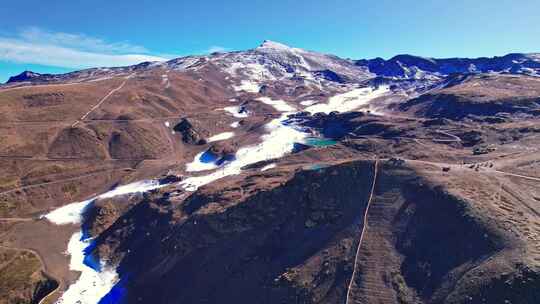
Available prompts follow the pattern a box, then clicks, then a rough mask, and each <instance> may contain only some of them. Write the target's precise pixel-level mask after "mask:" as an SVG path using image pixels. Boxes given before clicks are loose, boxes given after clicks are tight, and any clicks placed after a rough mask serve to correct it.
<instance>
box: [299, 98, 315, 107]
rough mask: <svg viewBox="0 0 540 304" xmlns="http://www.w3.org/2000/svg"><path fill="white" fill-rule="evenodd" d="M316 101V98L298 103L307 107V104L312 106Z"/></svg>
mask: <svg viewBox="0 0 540 304" xmlns="http://www.w3.org/2000/svg"><path fill="white" fill-rule="evenodd" d="M317 102H318V101H316V100H304V101H301V102H300V104H301V105H303V106H305V107H308V106H312V105H314V104H316V103H317Z"/></svg>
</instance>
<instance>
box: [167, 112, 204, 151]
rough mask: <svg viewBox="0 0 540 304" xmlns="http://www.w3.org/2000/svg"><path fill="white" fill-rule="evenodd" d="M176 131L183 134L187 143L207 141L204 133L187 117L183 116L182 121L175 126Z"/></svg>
mask: <svg viewBox="0 0 540 304" xmlns="http://www.w3.org/2000/svg"><path fill="white" fill-rule="evenodd" d="M174 131H176V132H180V134H182V141H183V142H184V143H186V144H191V145H204V144H205V143H206V139H205V138H204V136H203V134H202V133H201V132H200V131H198V130H197V129H196V128H195V127H194V126H193V124H192V123H191V122H190V121H189V120H188V119H187V118H182V119H181V120H180V122H178V123H177V124H176V125H175V126H174Z"/></svg>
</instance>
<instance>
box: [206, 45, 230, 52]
mask: <svg viewBox="0 0 540 304" xmlns="http://www.w3.org/2000/svg"><path fill="white" fill-rule="evenodd" d="M228 50H229V49H228V48H226V47H222V46H219V45H213V46H211V47H209V48H208V49H207V50H206V51H205V53H215V52H219V53H222V52H226V51H228Z"/></svg>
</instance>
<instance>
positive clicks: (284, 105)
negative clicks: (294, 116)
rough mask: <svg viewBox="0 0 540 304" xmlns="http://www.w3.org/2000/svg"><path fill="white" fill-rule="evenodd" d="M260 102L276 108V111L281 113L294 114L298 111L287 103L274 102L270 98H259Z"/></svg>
mask: <svg viewBox="0 0 540 304" xmlns="http://www.w3.org/2000/svg"><path fill="white" fill-rule="evenodd" d="M258 100H259V101H261V102H263V103H265V104H267V105H271V106H272V107H274V109H276V110H278V111H280V112H294V111H296V109H295V108H294V107H292V106H290V105H289V104H287V103H286V102H285V101H283V100H273V99H270V98H268V97H260V98H258Z"/></svg>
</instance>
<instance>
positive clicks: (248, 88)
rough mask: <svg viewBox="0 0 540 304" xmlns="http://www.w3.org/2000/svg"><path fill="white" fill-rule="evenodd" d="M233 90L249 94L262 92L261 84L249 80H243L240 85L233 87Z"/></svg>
mask: <svg viewBox="0 0 540 304" xmlns="http://www.w3.org/2000/svg"><path fill="white" fill-rule="evenodd" d="M233 88H234V90H235V91H237V92H240V91H244V92H248V93H258V92H259V90H260V86H259V84H257V83H255V82H253V81H249V80H242V81H241V82H240V85H236V86H233Z"/></svg>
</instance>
